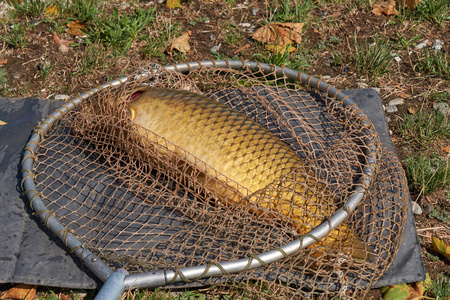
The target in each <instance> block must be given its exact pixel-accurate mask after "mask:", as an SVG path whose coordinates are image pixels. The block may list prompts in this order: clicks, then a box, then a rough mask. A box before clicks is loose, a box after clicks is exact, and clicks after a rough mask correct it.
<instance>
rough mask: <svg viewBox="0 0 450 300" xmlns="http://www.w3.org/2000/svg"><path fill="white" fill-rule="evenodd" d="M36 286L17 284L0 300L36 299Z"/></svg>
mask: <svg viewBox="0 0 450 300" xmlns="http://www.w3.org/2000/svg"><path fill="white" fill-rule="evenodd" d="M36 288H37V285H30V284H19V285H16V286H15V287H13V288H10V289H9V290H8V291H7V292H6V293H5V294H3V296H2V297H1V298H0V299H24V300H33V299H34V298H36Z"/></svg>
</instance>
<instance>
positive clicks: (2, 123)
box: [0, 120, 8, 126]
mask: <svg viewBox="0 0 450 300" xmlns="http://www.w3.org/2000/svg"><path fill="white" fill-rule="evenodd" d="M6 124H8V123H6V122H3V121H2V120H0V126H2V125H6Z"/></svg>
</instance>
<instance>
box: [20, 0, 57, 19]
mask: <svg viewBox="0 0 450 300" xmlns="http://www.w3.org/2000/svg"><path fill="white" fill-rule="evenodd" d="M11 4H12V5H13V7H14V9H13V10H12V11H11V13H12V18H16V17H18V16H22V15H26V16H30V17H38V16H40V15H42V14H43V13H44V12H45V8H46V7H47V5H48V4H49V1H45V0H24V1H11Z"/></svg>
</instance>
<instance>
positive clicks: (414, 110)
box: [408, 107, 416, 115]
mask: <svg viewBox="0 0 450 300" xmlns="http://www.w3.org/2000/svg"><path fill="white" fill-rule="evenodd" d="M408 112H409V113H410V114H412V115H414V114H415V113H416V109H415V108H414V107H408Z"/></svg>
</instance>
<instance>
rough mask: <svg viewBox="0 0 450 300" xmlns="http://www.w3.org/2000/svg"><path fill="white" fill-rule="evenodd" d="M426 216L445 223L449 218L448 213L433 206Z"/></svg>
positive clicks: (449, 214)
mask: <svg viewBox="0 0 450 300" xmlns="http://www.w3.org/2000/svg"><path fill="white" fill-rule="evenodd" d="M428 217H430V218H435V219H436V220H439V221H441V222H442V223H447V221H448V220H450V213H449V212H447V211H445V210H443V209H440V208H433V209H432V210H431V212H430V213H429V215H428Z"/></svg>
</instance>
